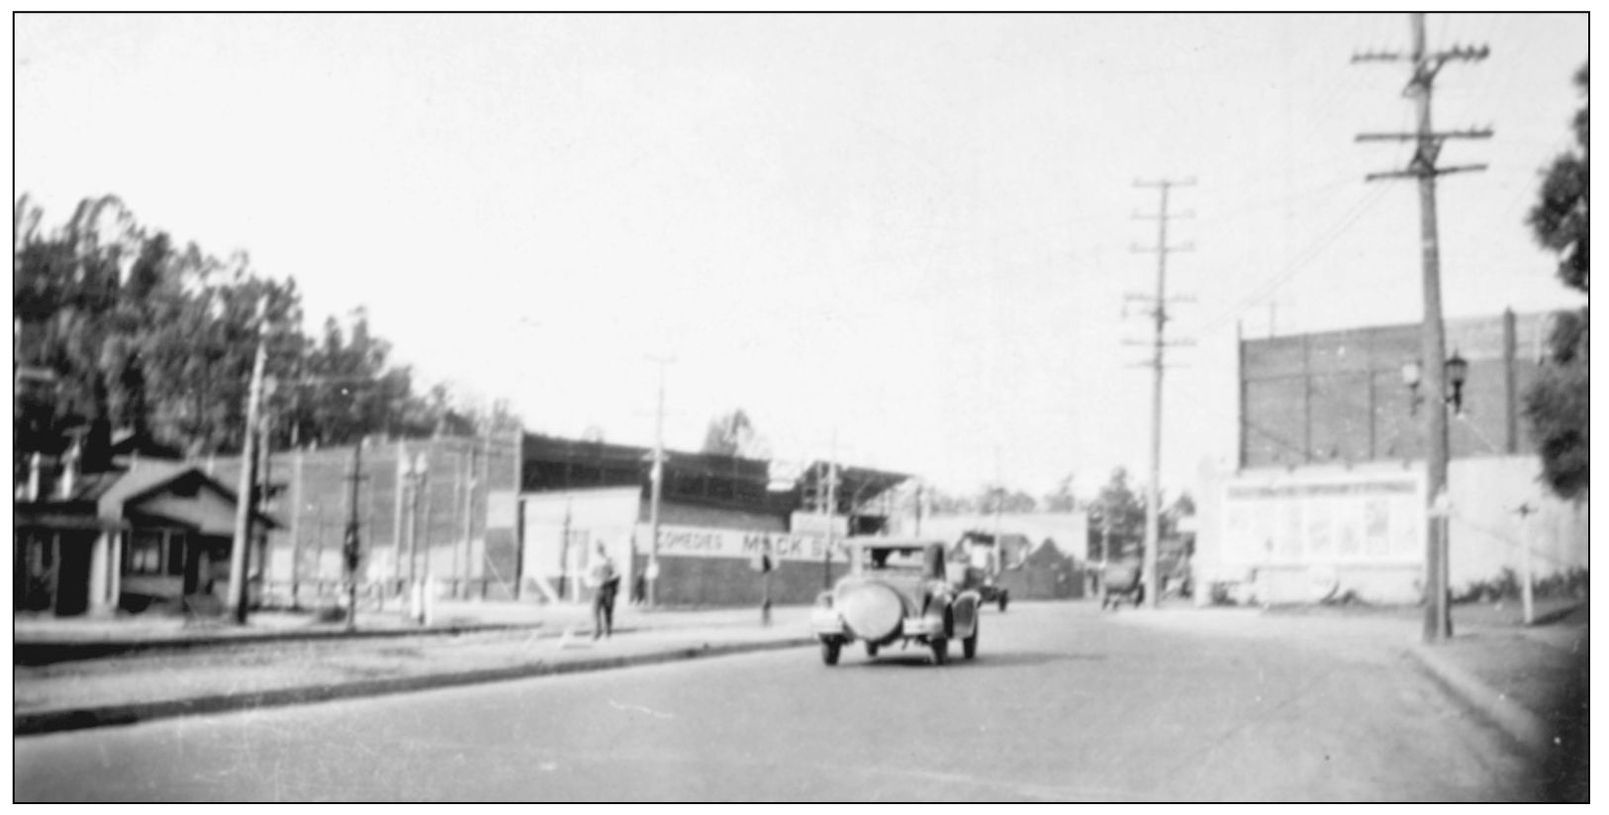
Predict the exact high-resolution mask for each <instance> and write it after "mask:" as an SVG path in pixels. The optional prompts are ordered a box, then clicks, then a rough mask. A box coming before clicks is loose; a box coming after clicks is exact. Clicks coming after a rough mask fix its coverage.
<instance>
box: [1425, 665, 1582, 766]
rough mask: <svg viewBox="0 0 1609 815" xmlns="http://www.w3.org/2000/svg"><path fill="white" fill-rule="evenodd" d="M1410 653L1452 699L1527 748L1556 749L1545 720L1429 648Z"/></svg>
mask: <svg viewBox="0 0 1609 815" xmlns="http://www.w3.org/2000/svg"><path fill="white" fill-rule="evenodd" d="M1407 652H1408V653H1409V654H1410V655H1412V656H1413V658H1414V659H1415V660H1416V661H1418V663H1419V666H1420V667H1421V668H1423V669H1424V671H1425V672H1426V673H1428V674H1429V675H1430V678H1431V679H1433V680H1435V682H1436V683H1437V684H1439V685H1441V686H1442V687H1443V688H1444V689H1446V690H1447V692H1448V693H1449V694H1450V695H1451V696H1453V697H1454V698H1456V699H1458V700H1459V701H1461V702H1463V703H1464V705H1466V706H1467V707H1470V708H1473V709H1474V710H1475V711H1476V712H1477V713H1479V714H1480V715H1482V716H1484V717H1486V718H1487V719H1488V720H1489V721H1491V722H1492V723H1493V724H1495V725H1497V727H1498V729H1500V730H1502V731H1503V732H1504V733H1506V734H1507V735H1508V736H1509V737H1510V738H1512V739H1514V740H1515V741H1517V742H1519V743H1520V744H1521V745H1522V746H1524V747H1525V748H1526V749H1528V750H1531V751H1533V752H1536V753H1542V752H1544V751H1546V750H1548V749H1550V748H1551V747H1552V746H1553V742H1554V738H1553V734H1552V731H1551V730H1550V729H1549V728H1548V726H1547V724H1546V723H1545V722H1544V721H1543V720H1542V717H1540V716H1538V715H1536V714H1535V713H1532V712H1531V711H1529V710H1526V709H1525V708H1524V707H1522V706H1520V705H1519V704H1518V703H1516V702H1513V701H1510V700H1509V699H1508V698H1507V697H1506V696H1504V695H1503V694H1501V693H1498V692H1497V691H1496V690H1493V689H1492V687H1491V686H1489V685H1487V684H1486V683H1485V682H1482V681H1481V680H1479V679H1476V678H1475V677H1474V676H1473V675H1472V674H1470V673H1469V672H1467V671H1465V670H1464V669H1462V668H1459V667H1458V666H1456V665H1454V664H1452V663H1451V662H1450V661H1449V660H1447V659H1446V658H1444V657H1442V656H1441V655H1440V654H1437V653H1436V652H1435V651H1433V650H1432V649H1430V648H1427V647H1425V646H1422V645H1417V646H1413V647H1410V648H1408V649H1407Z"/></svg>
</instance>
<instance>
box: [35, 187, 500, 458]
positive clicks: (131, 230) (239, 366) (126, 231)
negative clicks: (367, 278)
mask: <svg viewBox="0 0 1609 815" xmlns="http://www.w3.org/2000/svg"><path fill="white" fill-rule="evenodd" d="M42 220H43V214H42V212H41V211H40V210H39V208H38V207H36V206H34V205H33V204H32V203H31V202H30V201H29V199H28V197H27V196H26V195H24V196H22V197H20V198H18V199H17V202H16V204H15V208H14V210H13V227H14V230H15V231H14V233H13V244H12V247H13V252H12V314H13V317H14V320H15V322H14V330H15V341H14V344H15V349H14V353H15V362H16V364H17V365H18V366H20V367H19V370H20V368H21V367H26V368H28V369H29V372H30V374H31V375H32V374H35V373H38V372H44V373H43V374H42V375H41V376H36V377H32V379H31V381H43V382H47V383H48V384H45V385H41V386H39V387H34V386H33V385H30V389H31V390H32V391H33V392H31V393H30V394H29V395H28V398H26V399H17V400H14V408H13V413H14V416H13V426H14V435H13V438H14V439H15V441H16V443H15V445H14V448H13V449H14V453H15V454H16V460H14V461H13V472H14V473H16V472H19V471H20V470H19V469H18V467H19V466H21V465H19V463H18V462H19V461H21V460H22V458H23V457H26V456H27V455H28V454H31V453H34V452H42V453H47V454H58V453H60V452H61V450H62V448H63V447H64V446H65V444H66V439H67V438H68V436H69V434H72V433H79V432H85V431H87V437H88V440H89V441H91V442H99V445H98V446H99V447H102V448H104V447H107V446H109V444H110V439H111V436H112V432H113V430H114V429H118V430H132V431H135V432H137V433H141V434H147V435H148V440H149V441H153V442H157V443H158V444H159V445H162V446H168V447H172V448H176V449H178V450H180V451H183V452H185V453H188V454H190V455H192V456H194V455H204V454H208V453H215V452H216V453H230V452H234V451H236V450H238V449H239V448H240V445H241V442H242V441H243V439H244V436H245V432H244V431H245V423H246V416H245V414H246V410H245V400H246V394H247V389H248V386H249V379H250V374H251V368H252V362H253V358H254V356H255V354H256V349H257V345H258V343H259V342H262V343H264V344H265V346H266V349H267V351H268V353H267V374H268V380H267V382H268V384H269V386H270V387H269V389H268V393H267V396H266V397H265V399H266V407H267V409H268V415H269V416H271V417H275V419H274V421H273V422H271V427H272V431H271V432H272V433H273V439H272V442H271V444H272V446H274V447H284V446H287V445H289V444H291V443H293V442H314V443H325V444H338V443H345V442H350V441H352V440H354V439H355V437H357V436H358V435H361V434H363V433H377V432H384V433H395V434H398V435H411V436H418V435H428V434H432V433H442V432H463V431H464V429H465V428H472V423H471V422H470V421H469V420H466V419H465V418H464V417H463V416H461V415H460V414H461V413H462V411H460V410H457V409H455V406H454V403H453V400H452V399H451V397H450V395H449V394H448V393H446V391H445V389H442V390H439V391H437V392H434V393H432V394H429V395H427V396H426V397H425V398H420V397H417V396H415V395H414V394H413V391H412V381H411V374H410V372H409V371H408V369H407V368H399V367H393V366H391V365H389V363H388V360H387V356H388V354H389V350H390V346H389V344H388V343H386V342H385V341H384V340H382V339H380V338H378V337H375V336H373V335H372V334H371V333H370V331H369V328H368V322H367V318H366V316H365V315H363V314H362V313H361V311H360V312H357V313H355V314H354V315H353V317H352V320H351V321H350V324H349V325H347V326H342V325H341V324H339V323H337V322H335V321H333V320H332V321H330V322H329V323H326V325H325V331H324V335H323V337H322V338H321V340H322V341H321V342H315V341H313V340H311V339H309V338H308V337H307V336H306V335H304V333H303V331H302V309H301V294H300V292H299V291H297V288H296V281H295V280H294V279H290V278H287V279H285V280H275V279H271V278H267V277H264V276H260V275H258V274H256V273H255V272H254V271H253V270H252V268H251V260H250V258H249V257H248V256H247V255H245V254H244V253H238V252H237V253H235V254H233V255H231V256H229V257H228V258H222V259H220V258H218V257H216V256H213V255H210V254H207V253H205V252H203V251H202V250H201V249H200V248H198V247H197V246H195V245H194V244H189V245H187V246H184V247H183V248H180V247H178V246H176V245H175V244H174V242H173V240H172V239H171V238H170V237H169V236H168V235H167V234H166V233H163V232H160V231H158V232H155V233H152V232H151V231H149V230H147V229H145V228H144V227H142V226H140V225H139V224H138V223H137V222H136V221H135V219H134V217H133V215H132V214H131V213H130V212H129V211H128V209H127V208H126V207H125V206H124V205H123V203H122V202H121V201H120V200H118V199H117V198H115V197H113V196H103V197H101V198H93V199H86V200H85V201H83V202H82V203H80V204H79V206H78V207H77V209H76V210H75V212H74V214H73V216H72V218H71V219H70V220H69V221H68V222H67V223H66V224H65V225H64V226H63V227H61V228H59V229H57V230H54V231H52V232H48V233H47V232H45V231H42V230H41V229H40V222H41V221H42ZM87 446H96V445H87ZM85 452H86V459H85V464H86V466H87V465H89V464H90V463H91V460H90V457H89V454H91V453H92V452H93V453H99V452H101V451H99V450H96V451H91V450H86V451H85ZM96 463H100V462H98V461H97V462H96Z"/></svg>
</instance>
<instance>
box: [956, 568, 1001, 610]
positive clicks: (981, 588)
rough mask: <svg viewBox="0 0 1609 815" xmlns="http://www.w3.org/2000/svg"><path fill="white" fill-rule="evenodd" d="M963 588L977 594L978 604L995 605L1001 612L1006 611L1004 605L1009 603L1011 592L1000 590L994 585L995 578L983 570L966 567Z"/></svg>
mask: <svg viewBox="0 0 1609 815" xmlns="http://www.w3.org/2000/svg"><path fill="white" fill-rule="evenodd" d="M961 585H963V586H964V587H966V588H969V589H972V590H973V591H976V592H977V593H978V602H980V603H983V604H988V603H996V604H998V605H999V606H1000V610H1001V611H1005V610H1006V604H1007V603H1010V602H1011V592H1010V591H1008V590H1006V589H1004V588H1001V587H1000V586H999V585H998V584H996V583H995V576H994V575H992V574H990V573H989V572H988V571H987V570H985V569H980V568H978V567H976V566H968V567H966V576H965V577H964V578H962V584H961Z"/></svg>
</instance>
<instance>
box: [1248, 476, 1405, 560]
mask: <svg viewBox="0 0 1609 815" xmlns="http://www.w3.org/2000/svg"><path fill="white" fill-rule="evenodd" d="M1222 523H1223V538H1222V540H1223V561H1224V562H1225V563H1236V564H1245V565H1257V564H1287V565H1303V564H1308V565H1310V564H1316V563H1370V562H1392V563H1406V562H1413V561H1416V560H1422V559H1423V557H1424V536H1425V487H1424V478H1423V475H1422V474H1420V473H1418V472H1394V473H1379V474H1369V473H1336V474H1333V475H1304V476H1301V477H1297V478H1291V477H1283V478H1282V477H1279V476H1261V477H1259V476H1248V477H1242V478H1237V479H1233V480H1231V481H1229V482H1228V483H1227V484H1225V485H1224V501H1223V521H1222Z"/></svg>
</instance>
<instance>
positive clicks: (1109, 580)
mask: <svg viewBox="0 0 1609 815" xmlns="http://www.w3.org/2000/svg"><path fill="white" fill-rule="evenodd" d="M1124 600H1131V601H1133V603H1134V606H1135V608H1138V607H1139V605H1140V603H1143V602H1145V584H1144V582H1142V581H1141V579H1140V564H1139V563H1138V562H1136V561H1133V560H1114V561H1112V562H1111V563H1108V564H1106V566H1104V567H1103V568H1102V569H1101V610H1102V611H1105V610H1106V608H1107V606H1111V607H1112V608H1117V606H1118V604H1119V603H1121V602H1122V601H1124Z"/></svg>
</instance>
